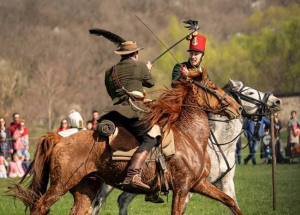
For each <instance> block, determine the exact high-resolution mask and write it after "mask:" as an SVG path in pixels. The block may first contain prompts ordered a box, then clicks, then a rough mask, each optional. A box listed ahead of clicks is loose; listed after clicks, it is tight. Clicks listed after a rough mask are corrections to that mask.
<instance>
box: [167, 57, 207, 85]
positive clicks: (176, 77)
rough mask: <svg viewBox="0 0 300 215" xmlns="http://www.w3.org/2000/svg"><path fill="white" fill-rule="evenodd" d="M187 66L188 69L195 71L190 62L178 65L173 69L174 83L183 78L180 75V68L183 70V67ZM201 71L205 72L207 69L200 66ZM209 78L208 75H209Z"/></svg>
mask: <svg viewBox="0 0 300 215" xmlns="http://www.w3.org/2000/svg"><path fill="white" fill-rule="evenodd" d="M183 64H184V65H186V67H187V69H188V70H189V69H195V68H194V67H193V66H192V65H191V64H190V62H189V61H187V62H183V63H181V64H180V63H177V64H176V65H175V66H174V68H173V72H172V80H173V81H178V80H179V79H180V78H181V73H180V68H181V65H183ZM199 70H200V71H201V72H203V71H204V70H205V68H204V67H203V66H201V65H200V66H199ZM207 78H208V75H207Z"/></svg>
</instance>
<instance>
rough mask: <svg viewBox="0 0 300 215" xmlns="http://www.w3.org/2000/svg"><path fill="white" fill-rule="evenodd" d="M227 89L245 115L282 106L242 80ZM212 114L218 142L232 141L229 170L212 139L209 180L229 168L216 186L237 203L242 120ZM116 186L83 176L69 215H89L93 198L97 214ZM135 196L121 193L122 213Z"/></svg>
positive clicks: (228, 150) (74, 191)
mask: <svg viewBox="0 0 300 215" xmlns="http://www.w3.org/2000/svg"><path fill="white" fill-rule="evenodd" d="M224 88H225V89H226V92H228V93H230V94H235V96H236V100H238V101H239V102H240V104H241V105H242V107H243V113H244V114H243V113H242V115H251V114H254V115H255V114H256V113H257V109H258V106H259V105H261V104H263V105H264V106H265V108H264V109H263V112H261V113H260V114H265V115H267V114H268V113H269V112H276V111H279V110H281V108H282V106H281V101H280V99H278V98H276V97H274V96H273V95H266V94H264V93H262V92H259V91H257V90H255V89H252V88H250V87H246V86H244V85H243V83H242V82H240V81H235V80H229V82H228V84H227V85H226V86H225V87H224ZM224 88H223V89H224ZM241 94H242V98H241ZM264 98H266V99H264ZM258 101H260V102H261V103H259V102H258ZM210 117H211V118H212V119H213V120H219V121H220V122H219V121H212V122H210V124H211V126H210V127H211V129H213V132H214V135H215V137H216V139H217V140H218V142H219V143H225V142H227V143H229V144H226V145H222V146H220V147H221V148H222V150H223V153H224V155H225V157H226V159H227V160H228V164H229V166H230V168H231V169H227V168H228V167H226V166H227V165H226V162H225V160H224V157H223V155H222V153H221V152H220V151H219V150H218V149H217V147H216V146H215V145H214V144H212V142H211V141H209V144H208V146H209V147H208V148H207V149H208V154H209V157H210V159H211V168H210V174H209V176H208V180H209V181H210V182H216V181H217V180H218V178H221V177H222V175H223V174H224V173H225V172H226V171H228V170H230V171H229V172H228V173H227V174H225V176H224V177H223V178H221V179H220V180H218V182H217V183H214V185H216V187H218V188H219V189H220V190H222V191H224V192H225V193H226V194H227V195H229V196H230V197H231V198H233V199H234V200H235V202H236V203H237V204H238V202H237V199H236V195H235V186H234V181H233V177H234V174H235V150H236V142H237V138H235V137H237V136H238V135H239V134H240V133H241V130H242V119H234V120H230V121H229V122H228V123H224V121H225V120H226V117H222V116H219V115H215V114H211V116H210ZM222 121H223V122H222ZM113 189H114V188H113V187H112V186H110V185H106V184H103V182H101V181H99V180H98V181H97V180H94V179H92V178H89V177H86V178H84V179H83V180H82V181H81V182H80V183H79V184H78V185H76V186H75V187H74V188H72V189H71V190H70V192H71V193H72V195H73V196H74V205H73V207H72V210H71V213H70V214H71V215H75V214H76V215H81V214H86V213H87V212H88V211H89V210H91V209H89V207H90V206H91V203H92V201H93V200H94V201H93V211H92V215H95V214H98V211H99V210H100V207H101V206H102V204H103V203H104V202H105V201H106V198H107V196H108V195H109V193H110V192H112V190H113ZM97 190H99V193H97V195H96V192H97ZM136 195H137V194H133V193H126V192H123V193H122V194H120V196H119V198H118V204H119V209H120V210H119V214H120V215H121V214H122V215H126V214H127V207H128V205H129V203H130V202H131V201H132V200H133V198H134V197H135V196H136ZM191 196H192V193H189V195H188V198H187V200H186V205H187V203H188V201H189V199H190V197H191ZM186 205H185V208H186Z"/></svg>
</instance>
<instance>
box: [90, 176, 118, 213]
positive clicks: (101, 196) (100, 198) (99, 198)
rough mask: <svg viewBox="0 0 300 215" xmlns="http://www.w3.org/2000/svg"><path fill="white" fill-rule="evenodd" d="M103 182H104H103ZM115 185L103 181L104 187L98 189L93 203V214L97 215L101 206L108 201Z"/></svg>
mask: <svg viewBox="0 0 300 215" xmlns="http://www.w3.org/2000/svg"><path fill="white" fill-rule="evenodd" d="M102 183H103V182H102ZM113 189H114V187H112V186H110V185H107V184H105V183H103V185H102V188H101V189H100V190H99V191H98V193H97V195H96V197H95V199H94V201H93V203H92V209H93V211H92V213H91V215H97V214H98V212H99V210H100V208H101V206H102V205H103V203H104V202H105V201H106V198H107V196H108V195H109V194H110V193H111V192H112V191H113Z"/></svg>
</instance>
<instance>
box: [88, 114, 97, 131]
mask: <svg viewBox="0 0 300 215" xmlns="http://www.w3.org/2000/svg"><path fill="white" fill-rule="evenodd" d="M98 119H99V113H98V111H96V110H94V111H93V118H92V119H91V120H90V121H91V122H92V125H93V130H96V129H97V120H98ZM88 130H89V129H88Z"/></svg>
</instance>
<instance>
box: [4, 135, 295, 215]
mask: <svg viewBox="0 0 300 215" xmlns="http://www.w3.org/2000/svg"><path fill="white" fill-rule="evenodd" d="M42 134H43V133H39V135H42ZM37 136H38V135H37ZM282 137H283V138H282V139H283V140H286V132H283V133H282ZM242 142H243V145H245V143H246V139H245V138H242ZM31 145H32V147H31V149H30V152H31V155H33V153H34V147H33V146H34V143H33V142H31ZM285 145H286V144H284V146H285ZM248 151H249V150H248V148H247V149H245V150H243V151H242V157H243V158H244V157H245V156H246V155H247V154H248ZM256 157H257V159H258V163H260V159H259V158H258V157H259V151H258V153H257V154H256ZM295 161H297V160H295ZM249 163H251V162H249ZM276 172H277V174H276V180H277V210H276V211H275V212H274V211H273V206H272V204H273V197H272V194H273V193H272V178H271V173H272V167H271V165H261V164H258V165H256V166H252V165H251V164H250V165H246V166H244V165H241V166H237V169H236V176H235V180H234V181H235V185H236V193H237V198H238V202H239V205H240V208H241V209H242V211H243V213H244V214H247V215H260V214H261V215H265V214H266V215H267V214H278V215H279V214H280V215H285V214H291V215H296V214H300V164H299V163H296V164H278V165H277V169H276ZM10 180H11V179H0V215H19V214H25V212H24V206H23V205H22V203H20V202H18V201H16V202H14V201H13V200H12V199H11V198H9V197H5V196H3V194H4V191H5V190H6V188H7V183H8V182H9V181H10ZM120 193H121V191H119V190H115V191H113V193H112V194H111V195H110V196H109V197H108V200H107V202H106V203H105V204H104V206H103V208H102V209H101V211H100V214H105V215H111V214H118V206H117V196H118V195H119V194H120ZM163 198H164V199H165V201H166V203H164V204H160V205H155V204H152V203H146V202H144V199H143V196H138V197H137V198H136V199H134V201H133V202H132V204H131V205H130V207H129V214H138V215H139V214H143V215H146V214H151V215H152V214H155V215H156V214H157V215H160V214H170V211H171V201H172V198H171V193H170V194H169V201H168V203H167V199H166V197H163ZM72 204H73V197H72V196H71V195H70V194H69V193H67V194H66V195H65V196H64V197H63V198H62V199H60V200H59V201H58V202H57V203H56V204H54V205H53V206H52V207H51V214H54V215H64V214H68V213H69V211H70V208H71V206H72ZM28 214H29V213H28ZM186 214H191V215H194V214H195V215H196V214H204V215H206V214H209V215H219V214H230V213H229V211H228V209H227V208H226V207H225V206H223V205H222V204H221V203H219V202H216V201H213V200H210V199H208V198H206V197H202V196H200V195H194V196H193V198H192V199H191V201H190V204H189V206H188V209H187V212H186Z"/></svg>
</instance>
